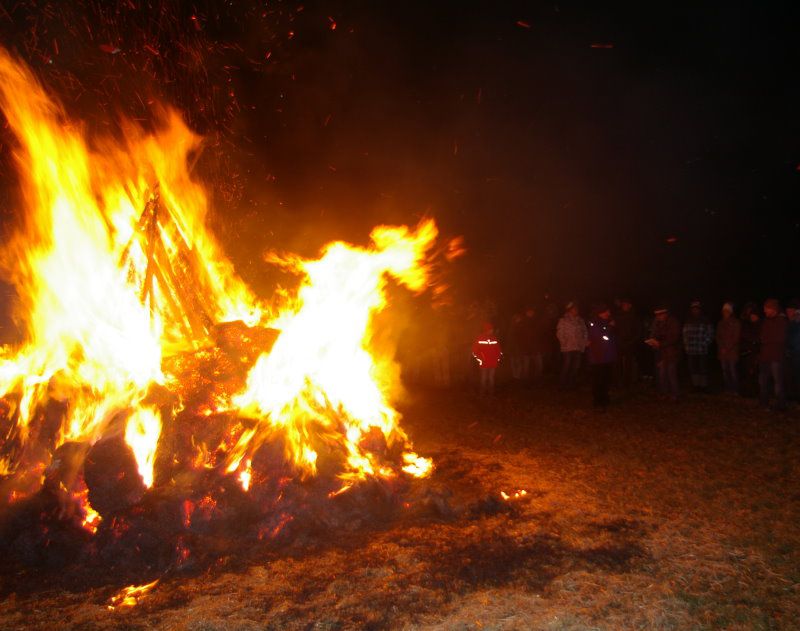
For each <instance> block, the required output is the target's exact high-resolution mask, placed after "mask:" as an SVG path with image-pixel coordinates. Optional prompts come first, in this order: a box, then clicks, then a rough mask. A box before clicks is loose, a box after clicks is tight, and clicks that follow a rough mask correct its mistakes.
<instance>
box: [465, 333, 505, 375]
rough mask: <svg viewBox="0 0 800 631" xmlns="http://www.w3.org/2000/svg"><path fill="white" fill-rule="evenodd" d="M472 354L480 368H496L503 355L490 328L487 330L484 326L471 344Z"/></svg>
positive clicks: (501, 348)
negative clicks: (482, 330)
mask: <svg viewBox="0 0 800 631" xmlns="http://www.w3.org/2000/svg"><path fill="white" fill-rule="evenodd" d="M472 355H473V356H474V357H475V359H477V360H478V366H480V367H481V368H497V364H499V363H500V357H501V356H502V355H503V347H502V346H500V342H498V341H497V338H496V337H495V335H494V333H492V332H491V328H490V329H489V330H488V331H487V330H486V328H484V332H483V333H482V334H481V335H479V336H478V337H477V339H476V340H475V342H474V343H473V344H472Z"/></svg>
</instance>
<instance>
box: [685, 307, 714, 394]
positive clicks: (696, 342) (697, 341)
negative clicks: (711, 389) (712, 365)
mask: <svg viewBox="0 0 800 631" xmlns="http://www.w3.org/2000/svg"><path fill="white" fill-rule="evenodd" d="M713 339H714V327H713V326H712V325H711V322H709V321H708V318H707V317H706V315H705V314H704V313H703V306H702V305H701V304H700V301H699V300H694V301H692V304H691V305H690V307H689V317H688V318H687V320H686V322H685V323H684V325H683V349H684V350H685V351H686V358H687V360H688V362H689V374H690V375H691V379H692V386H693V387H694V389H695V390H697V391H700V392H707V391H708V349H709V347H710V346H711V341H712V340H713Z"/></svg>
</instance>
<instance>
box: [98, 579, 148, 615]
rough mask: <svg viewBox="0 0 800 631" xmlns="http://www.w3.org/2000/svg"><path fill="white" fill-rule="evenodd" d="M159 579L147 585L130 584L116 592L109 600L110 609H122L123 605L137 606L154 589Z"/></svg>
mask: <svg viewBox="0 0 800 631" xmlns="http://www.w3.org/2000/svg"><path fill="white" fill-rule="evenodd" d="M158 581H159V579H156V580H154V581H153V582H152V583H147V584H146V585H130V586H128V587H126V588H124V589H122V590H120V592H119V593H117V594H115V595H114V596H112V597H111V598H110V599H109V600H108V610H109V611H113V610H114V609H121V608H123V607H135V606H136V605H138V604H139V602H140V601H141V600H142V598H144V596H145V595H146V594H147V593H148V592H149V591H150V590H152V589H153V588H154V587H155V586H156V585H157V584H158Z"/></svg>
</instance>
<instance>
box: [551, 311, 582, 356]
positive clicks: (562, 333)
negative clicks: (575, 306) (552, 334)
mask: <svg viewBox="0 0 800 631" xmlns="http://www.w3.org/2000/svg"><path fill="white" fill-rule="evenodd" d="M556 337H558V341H559V343H560V344H561V352H562V353H568V352H570V351H578V352H580V353H582V352H583V351H585V350H586V345H587V344H588V342H589V332H588V331H587V330H586V323H585V322H584V321H583V318H582V317H580V316H571V315H566V314H565V315H564V316H562V317H561V319H560V320H559V321H558V326H557V327H556Z"/></svg>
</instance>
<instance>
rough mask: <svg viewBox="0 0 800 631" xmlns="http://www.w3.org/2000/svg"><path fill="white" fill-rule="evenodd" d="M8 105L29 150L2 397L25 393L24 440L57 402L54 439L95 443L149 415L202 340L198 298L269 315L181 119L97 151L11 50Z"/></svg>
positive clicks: (251, 316) (12, 250) (0, 102)
mask: <svg viewBox="0 0 800 631" xmlns="http://www.w3.org/2000/svg"><path fill="white" fill-rule="evenodd" d="M0 107H2V109H3V111H4V113H5V116H6V118H7V119H8V122H9V125H10V127H11V130H12V131H13V133H14V134H15V136H16V137H17V139H18V141H19V143H20V147H19V150H18V151H17V153H16V157H17V162H18V166H19V171H20V180H21V182H20V184H21V190H22V200H23V203H24V212H22V211H20V213H19V214H20V215H21V216H24V217H25V222H24V225H22V226H21V229H20V231H19V233H18V234H17V235H16V237H15V238H14V239H12V240H11V242H10V243H9V244H8V245H7V247H6V248H5V250H4V252H3V263H4V265H5V267H6V268H7V271H8V273H9V275H10V276H11V278H12V280H14V281H15V284H16V285H17V287H19V288H20V290H21V291H20V298H21V305H20V306H21V312H20V313H18V314H17V316H18V318H19V319H20V320H21V321H22V322H23V323H24V324H25V326H26V342H25V344H24V345H23V346H22V347H21V348H14V349H11V348H4V349H2V351H0V395H3V396H5V395H8V394H11V393H15V394H16V395H17V396H19V398H20V403H19V411H18V414H17V421H16V427H15V431H16V433H17V435H18V436H19V438H20V439H21V442H23V443H24V442H25V440H26V438H27V435H28V431H29V426H30V423H31V421H32V419H33V417H34V414H35V411H36V408H37V406H39V405H40V404H42V403H43V402H44V401H45V400H46V399H47V398H48V397H55V398H60V399H63V400H66V401H68V403H69V409H68V412H67V417H66V418H65V420H64V422H63V424H62V426H61V428H60V432H59V436H58V440H57V444H60V443H63V442H65V441H67V440H89V441H93V440H96V439H97V438H98V437H99V436H100V435H101V434H102V432H103V431H104V430H105V428H106V427H107V426H108V424H109V423H110V422H111V420H112V419H113V418H114V417H115V416H116V415H117V414H118V413H119V412H120V411H123V410H134V417H133V418H141V416H139V415H140V414H144V413H145V412H144V411H143V410H139V407H140V405H141V402H142V399H143V398H144V396H145V393H146V391H147V388H148V386H149V385H150V384H152V383H159V382H163V380H164V375H163V374H162V370H161V361H162V357H163V356H164V355H165V354H168V353H170V352H174V351H176V350H180V349H181V348H185V347H186V346H187V344H188V345H197V344H198V343H202V342H203V338H204V336H205V335H206V334H207V326H208V325H209V324H210V322H207V321H204V320H203V318H201V317H199V316H198V315H197V312H198V311H201V309H199V308H195V307H197V304H196V303H198V302H200V301H199V297H200V296H202V306H203V308H204V310H205V311H206V313H205V314H204V315H205V316H207V318H208V319H209V320H210V321H224V320H227V319H232V318H245V319H247V320H248V321H250V322H252V321H253V320H256V319H258V318H259V317H260V310H259V308H258V306H257V304H256V301H255V299H254V298H253V296H252V295H251V293H250V291H249V290H248V289H247V288H246V286H245V285H244V284H243V283H242V282H241V281H240V280H239V279H238V278H237V277H236V275H235V274H234V273H233V268H232V266H231V265H230V263H229V262H228V261H227V259H225V258H224V257H223V256H222V255H221V252H220V251H219V248H218V247H217V245H216V242H215V241H214V239H213V238H212V237H211V235H210V234H209V233H208V232H207V231H206V230H205V228H204V225H203V221H204V217H205V215H206V211H207V203H206V198H205V194H204V192H203V189H202V188H201V187H200V186H199V185H198V184H196V183H194V182H193V181H192V180H191V178H190V175H189V169H188V167H187V157H188V156H189V154H190V153H191V152H196V151H197V150H198V148H199V140H198V138H197V137H195V136H194V135H193V134H192V133H191V132H189V130H188V129H187V128H186V127H185V125H184V124H183V123H182V121H181V120H180V119H179V117H178V116H177V115H175V114H174V113H172V114H169V115H166V116H165V118H166V124H165V127H164V128H163V129H162V130H161V131H160V132H159V133H158V134H156V135H145V134H144V133H143V132H142V131H141V130H138V129H134V128H128V129H127V130H126V134H127V135H126V137H125V139H124V141H123V142H122V143H121V144H120V143H119V142H116V143H115V142H112V141H111V140H110V139H100V140H97V141H96V142H95V143H94V144H93V145H92V147H90V146H89V145H88V143H87V142H86V140H85V139H84V138H83V136H82V135H81V133H80V129H79V128H77V127H75V126H73V125H72V124H71V123H70V122H69V120H68V118H67V116H66V114H65V113H64V111H63V110H62V109H61V107H60V106H59V105H57V104H55V103H54V102H52V101H51V100H50V99H49V98H48V97H47V95H46V94H45V92H44V89H43V88H42V86H41V85H40V84H39V83H38V81H37V80H36V79H35V78H34V77H33V76H32V75H31V74H30V72H29V71H28V70H27V69H26V68H25V67H24V66H22V65H21V64H19V63H17V62H16V61H15V60H13V59H12V58H11V57H10V56H9V55H8V53H6V52H5V51H3V50H0ZM142 209H145V210H144V212H143V210H142ZM190 281H191V285H192V286H193V287H196V292H195V293H194V294H191V293H190V294H189V295H185V294H186V291H185V285H186V284H189V283H190ZM145 290H146V291H145ZM181 292H184V294H183V295H182V294H181ZM179 303H184V304H183V306H184V307H185V308H183V309H181V308H179ZM148 432H149V434H148V435H152V434H153V430H152V428H151V429H150V430H148ZM128 434H129V435H130V436H133V435H135V432H129V433H128ZM137 457H138V456H137ZM2 468H3V469H5V470H10V469H12V464H11V463H10V462H7V461H6V462H4V463H3V465H2Z"/></svg>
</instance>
